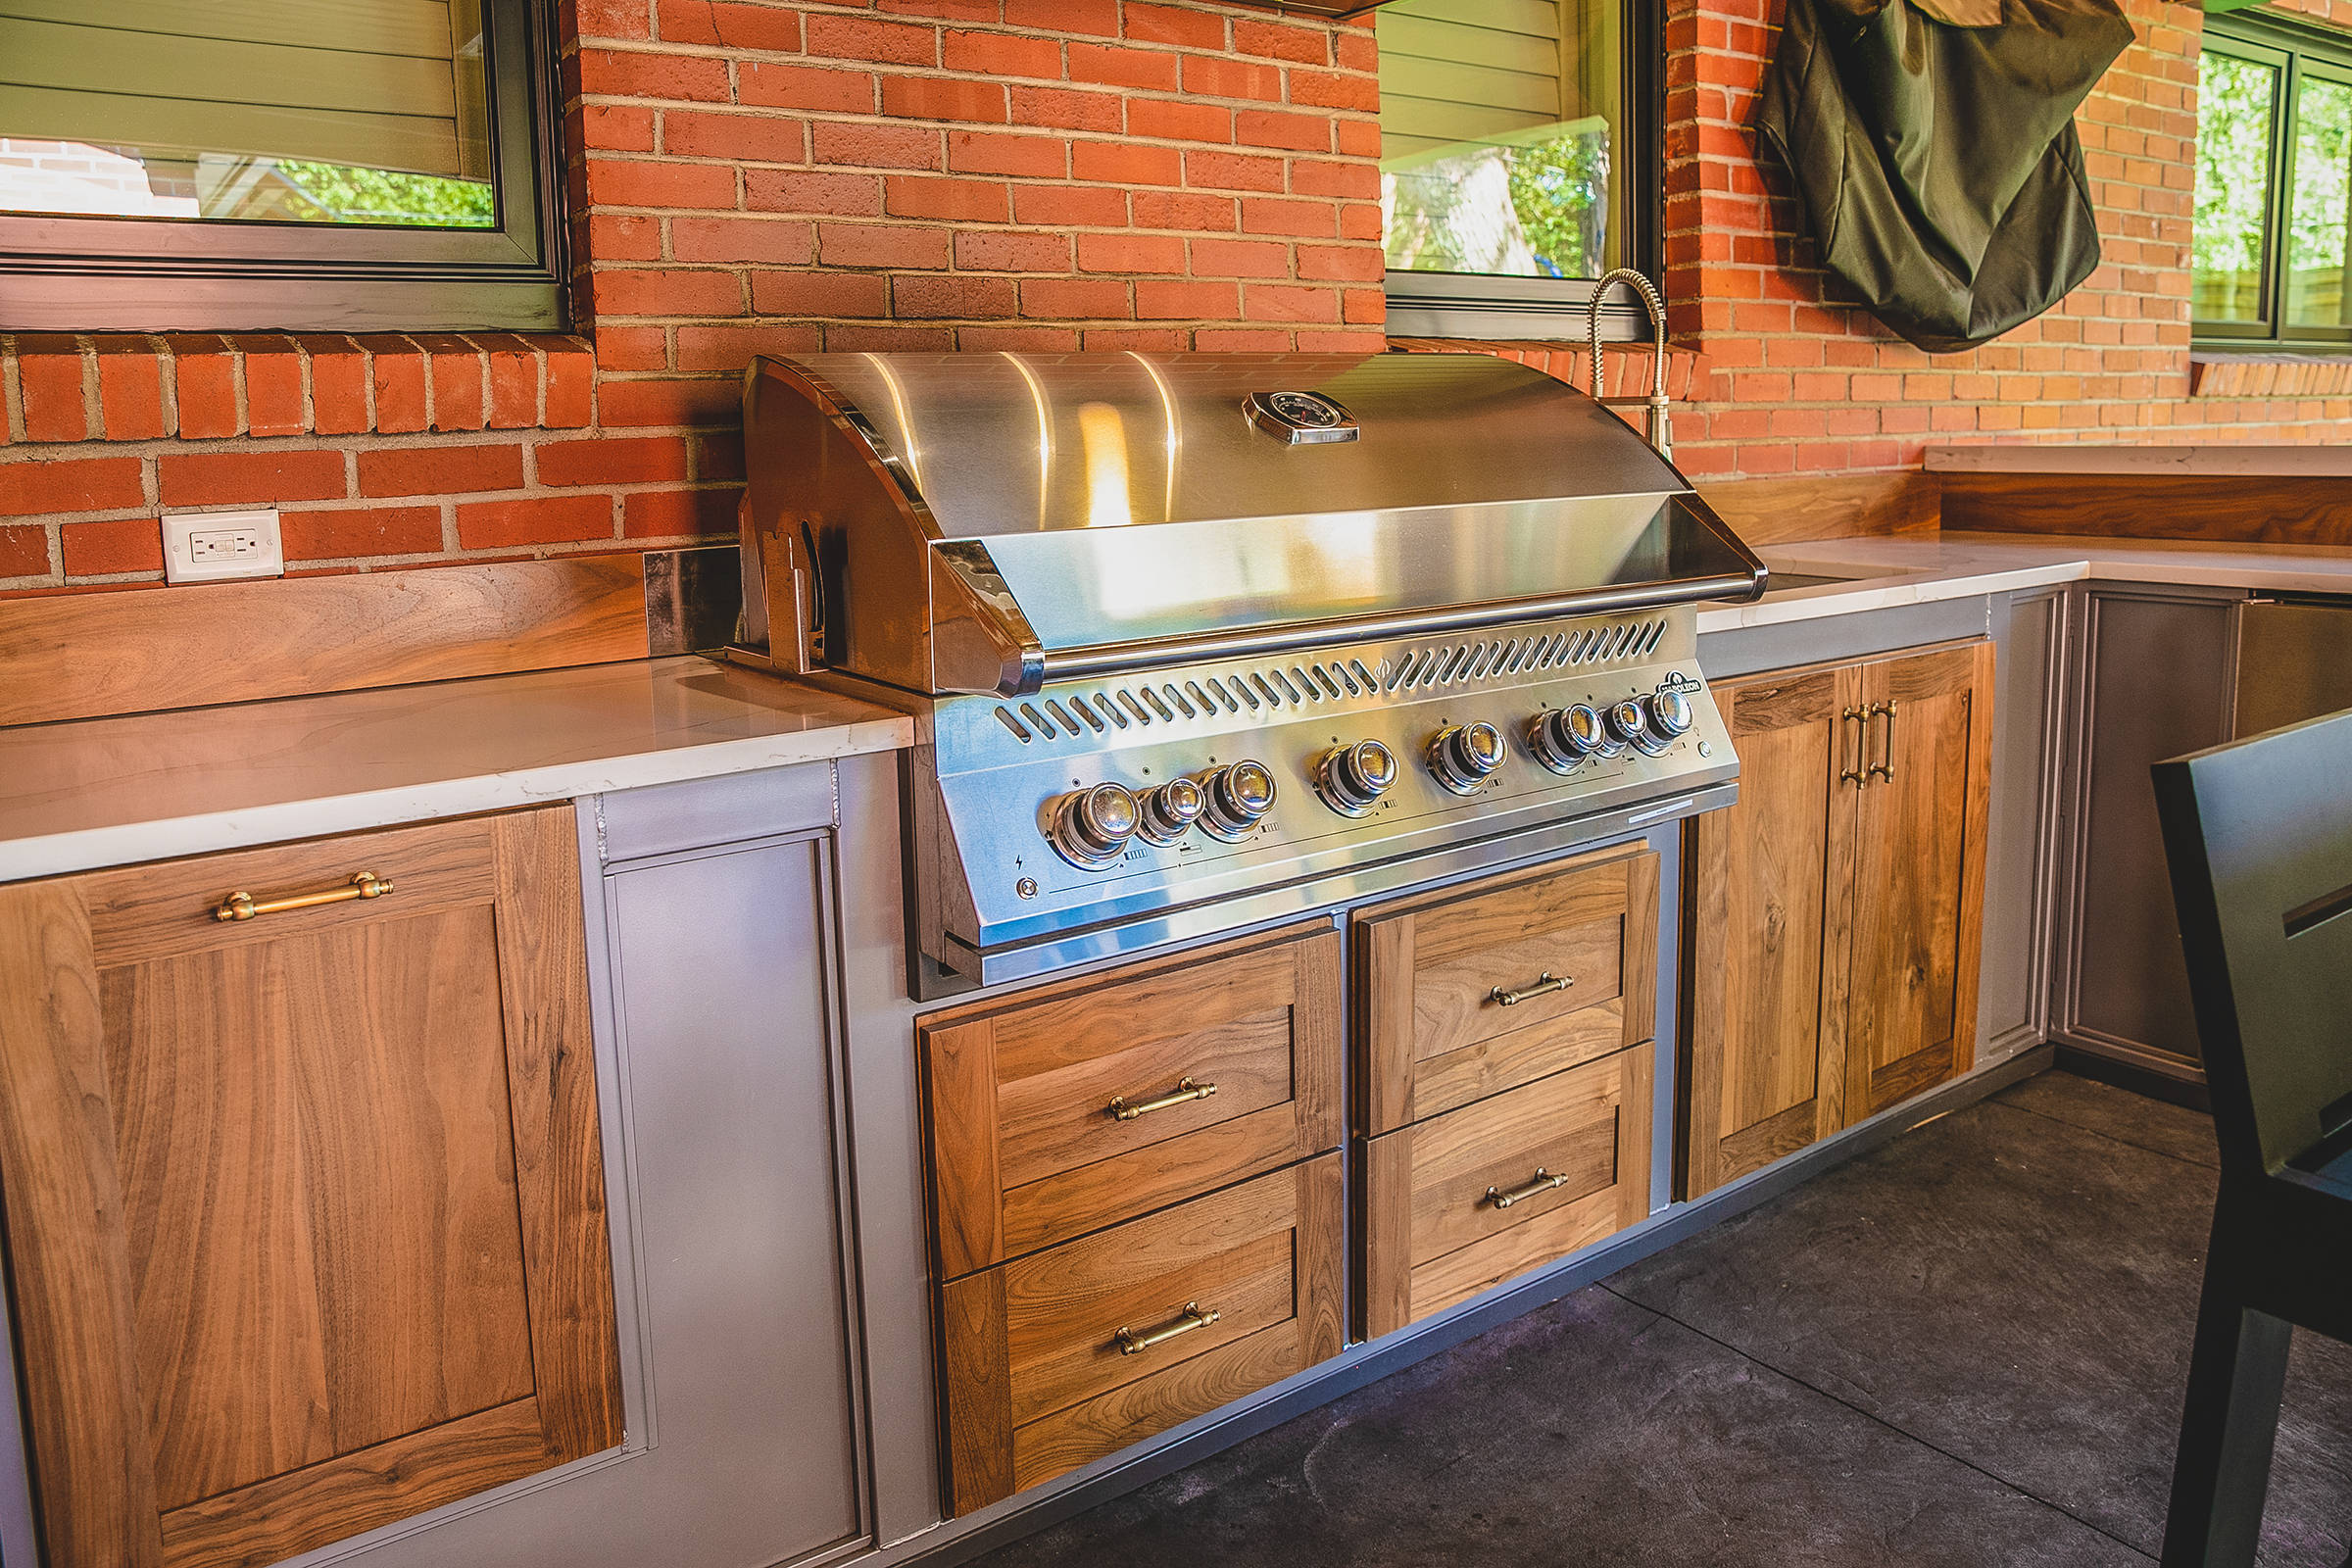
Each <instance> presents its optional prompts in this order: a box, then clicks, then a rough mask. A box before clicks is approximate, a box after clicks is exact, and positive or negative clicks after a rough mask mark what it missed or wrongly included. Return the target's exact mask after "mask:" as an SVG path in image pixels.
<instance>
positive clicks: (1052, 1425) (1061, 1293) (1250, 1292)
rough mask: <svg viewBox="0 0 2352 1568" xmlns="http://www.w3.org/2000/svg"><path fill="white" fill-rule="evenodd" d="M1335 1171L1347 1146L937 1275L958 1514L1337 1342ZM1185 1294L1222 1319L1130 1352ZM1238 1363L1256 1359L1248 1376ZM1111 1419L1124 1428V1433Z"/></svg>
mask: <svg viewBox="0 0 2352 1568" xmlns="http://www.w3.org/2000/svg"><path fill="white" fill-rule="evenodd" d="M1342 1179H1343V1176H1342V1170H1341V1159H1340V1156H1339V1155H1338V1154H1337V1153H1328V1154H1323V1155H1320V1156H1318V1157H1316V1158H1314V1159H1310V1160H1307V1161H1304V1162H1302V1163H1300V1164H1299V1165H1296V1166H1294V1167H1292V1168H1290V1169H1287V1170H1280V1171H1275V1172H1273V1173H1271V1174H1269V1175H1265V1176H1261V1177H1257V1178H1255V1179H1253V1180H1251V1181H1249V1182H1245V1183H1243V1184H1241V1185H1240V1186H1237V1187H1233V1188H1228V1189H1226V1190H1224V1191H1222V1192H1218V1193H1212V1194H1210V1195H1208V1196H1206V1197H1203V1198H1198V1199H1195V1200H1193V1201H1190V1202H1187V1203H1183V1204H1180V1205H1178V1206H1177V1207H1174V1208H1170V1209H1165V1210H1162V1211H1161V1212H1159V1213H1156V1214H1152V1215H1148V1216H1146V1217H1144V1218H1142V1219H1137V1220H1130V1221H1128V1222H1127V1223H1125V1224H1123V1225H1120V1226H1117V1227H1115V1228H1114V1229H1112V1230H1109V1231H1106V1232H1103V1233H1102V1234H1100V1235H1096V1236H1091V1237H1087V1238H1084V1239H1082V1240H1080V1241H1076V1242H1070V1243H1065V1244H1063V1245H1062V1246H1060V1247H1056V1248H1054V1249H1052V1250H1048V1251H1044V1252H1039V1253H1035V1254H1032V1255H1031V1256H1028V1257H1025V1258H1020V1259H1017V1260H1015V1261H1013V1262H1010V1263H1006V1264H1003V1265H1000V1266H998V1267H995V1268H991V1269H987V1270H984V1271H982V1272H981V1273H978V1274H974V1275H968V1276H966V1277H965V1278H963V1279H960V1280H954V1281H950V1282H948V1283H947V1284H946V1285H945V1286H943V1287H942V1288H941V1292H940V1324H941V1343H942V1360H943V1374H942V1384H943V1391H944V1396H945V1404H946V1431H945V1434H944V1439H945V1442H946V1445H947V1449H948V1471H949V1476H950V1484H951V1491H952V1493H953V1496H952V1498H951V1508H952V1510H953V1511H954V1512H956V1513H958V1514H961V1513H968V1512H970V1511H971V1510H972V1509H973V1508H976V1507H979V1506H982V1505H983V1504H985V1503H987V1502H990V1501H994V1500H996V1498H998V1497H1000V1496H1003V1495H1005V1492H1006V1491H1007V1490H1009V1489H1010V1488H1011V1487H1013V1486H1014V1485H1015V1484H1016V1482H1017V1484H1018V1485H1019V1486H1023V1487H1026V1486H1033V1485H1035V1484H1036V1483H1037V1482H1039V1481H1042V1480H1046V1479H1049V1478H1050V1476H1051V1475H1054V1474H1059V1473H1060V1472H1059V1471H1058V1470H1052V1469H1048V1468H1043V1467H1046V1466H1049V1465H1050V1464H1054V1463H1059V1464H1062V1465H1063V1466H1064V1467H1065V1468H1066V1467H1067V1466H1068V1465H1072V1464H1080V1463H1084V1462H1086V1461H1087V1460H1088V1459H1092V1458H1095V1457H1098V1456H1099V1455H1100V1454H1101V1453H1103V1452H1108V1451H1110V1450H1111V1449H1113V1448H1117V1447H1122V1446H1126V1445H1127V1444H1130V1443H1134V1442H1138V1441H1140V1440H1141V1439H1143V1438H1146V1437H1149V1436H1151V1435H1152V1433H1155V1432H1158V1431H1161V1430H1163V1429H1164V1428H1165V1427H1167V1426H1169V1425H1172V1424H1173V1423H1175V1422H1177V1421H1182V1420H1187V1419H1189V1418H1190V1417H1191V1416H1193V1415H1197V1414H1199V1413H1200V1412H1201V1410H1203V1409H1208V1408H1212V1407H1213V1406H1214V1405H1215V1404H1221V1403H1224V1402H1226V1401H1227V1400H1229V1399H1232V1398H1236V1397H1240V1396H1241V1395H1243V1394H1246V1393H1249V1392H1251V1391H1252V1390H1254V1389H1257V1388H1262V1387H1264V1386H1265V1384H1266V1383H1269V1382H1272V1381H1274V1380H1276V1379H1278V1378H1281V1377H1287V1376H1289V1375H1290V1374H1291V1373H1293V1372H1296V1371H1298V1370H1299V1368H1300V1367H1301V1366H1303V1365H1306V1364H1307V1362H1308V1360H1310V1359H1311V1360H1319V1359H1322V1358H1324V1357H1326V1356H1329V1355H1334V1354H1337V1353H1338V1352H1339V1350H1340V1348H1341V1346H1342V1343H1343V1338H1344V1336H1343V1334H1342V1319H1341V1313H1342V1283H1341V1282H1342V1278H1343V1271H1344V1269H1345V1250H1344V1248H1345V1242H1344V1238H1343V1234H1342V1205H1343V1196H1342V1185H1341V1184H1342ZM1188 1302H1192V1303H1197V1304H1198V1305H1199V1306H1201V1308H1202V1309H1204V1310H1205V1309H1208V1308H1212V1307H1213V1308H1215V1309H1216V1310H1217V1312H1218V1313H1219V1314H1220V1316H1219V1319H1218V1321H1217V1322H1215V1323H1213V1324H1210V1325H1207V1326H1205V1327H1202V1328H1200V1329H1196V1330H1194V1331H1192V1332H1190V1333H1187V1334H1184V1335H1181V1336H1179V1337H1177V1338H1175V1339H1172V1340H1168V1341H1165V1342H1162V1343H1161V1344H1159V1345H1156V1346H1153V1347H1152V1348H1149V1349H1146V1350H1143V1351H1140V1352H1137V1353H1135V1354H1133V1355H1125V1354H1122V1353H1120V1348H1119V1344H1118V1340H1117V1331H1118V1330H1119V1329H1121V1328H1131V1329H1134V1330H1137V1331H1139V1332H1143V1333H1149V1332H1152V1330H1155V1329H1158V1328H1162V1327H1165V1326H1167V1325H1169V1324H1171V1323H1174V1322H1176V1321H1177V1320H1178V1319H1179V1318H1180V1316H1181V1314H1182V1313H1183V1311H1184V1309H1185V1306H1186V1303H1188ZM1269 1336H1275V1337H1276V1338H1275V1339H1273V1340H1271V1341H1270V1340H1269ZM1268 1343H1277V1344H1280V1345H1282V1346H1284V1347H1285V1348H1284V1350H1283V1352H1282V1354H1281V1355H1280V1356H1279V1357H1276V1358H1275V1360H1274V1364H1273V1369H1272V1370H1267V1364H1266V1363H1265V1357H1264V1354H1263V1350H1264V1347H1265V1345H1267V1344H1268ZM1244 1346H1251V1347H1256V1348H1255V1349H1251V1350H1249V1351H1241V1350H1240V1348H1241V1347H1244ZM1202 1366H1206V1367H1207V1368H1208V1369H1209V1370H1207V1371H1205V1372H1198V1371H1188V1370H1187V1369H1188V1368H1198V1367H1202ZM1236 1368H1248V1369H1250V1370H1249V1372H1248V1375H1247V1379H1246V1380H1245V1381H1244V1382H1241V1383H1237V1382H1235V1381H1234V1380H1235V1378H1236V1377H1237V1376H1240V1375H1241V1374H1239V1373H1237V1372H1236V1371H1235V1369H1236ZM1138 1390H1141V1392H1140V1393H1138V1392H1135V1391H1138ZM1179 1391H1190V1392H1179ZM1202 1398H1208V1399H1209V1400H1210V1402H1209V1403H1207V1404H1202V1403H1201V1402H1200V1400H1201V1399H1202ZM1113 1420H1123V1421H1127V1422H1129V1423H1131V1424H1130V1425H1128V1426H1126V1427H1124V1428H1121V1429H1118V1430H1115V1431H1114V1430H1112V1429H1111V1427H1110V1426H1109V1425H1108V1423H1109V1422H1111V1421H1113ZM1073 1433H1085V1434H1091V1435H1090V1436H1087V1437H1085V1438H1084V1439H1083V1440H1079V1439H1076V1438H1073V1437H1071V1436H1070V1434H1073ZM1073 1444H1074V1445H1075V1446H1073ZM1103 1445H1107V1446H1103ZM1080 1451H1083V1453H1084V1457H1081V1458H1069V1457H1067V1455H1069V1454H1071V1453H1073V1452H1080ZM1016 1453H1017V1454H1019V1455H1021V1457H1020V1458H1019V1459H1018V1460H1017V1461H1016V1460H1015V1458H1014V1455H1015V1454H1016ZM1047 1455H1050V1456H1055V1457H1052V1458H1048V1457H1041V1456H1047Z"/></svg>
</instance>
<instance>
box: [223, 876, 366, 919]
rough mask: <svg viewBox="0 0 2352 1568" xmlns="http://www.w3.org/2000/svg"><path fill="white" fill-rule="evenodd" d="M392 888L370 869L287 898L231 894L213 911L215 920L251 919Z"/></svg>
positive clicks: (361, 896) (363, 895) (341, 900)
mask: <svg viewBox="0 0 2352 1568" xmlns="http://www.w3.org/2000/svg"><path fill="white" fill-rule="evenodd" d="M391 891H392V884H391V883H389V882H387V881H385V880H383V879H382V878H380V877H378V876H377V875H376V874H375V873H374V872H373V871H354V872H353V873H352V875H351V880H350V882H348V883H346V884H345V885H344V886H342V887H339V888H330V889H328V890H327V891H326V892H324V893H298V894H296V895H295V896H294V897H292V898H290V899H270V900H267V901H265V902H263V903H260V904H256V903H255V902H254V901H253V895H252V894H250V893H245V892H237V893H231V894H230V895H229V896H228V897H227V898H225V899H222V900H221V907H219V908H217V909H215V910H214V911H213V918H214V919H216V920H250V919H252V918H253V917H254V916H255V915H257V914H283V913H285V912H286V911H287V910H288V909H308V908H310V907H313V906H315V905H320V904H342V903H345V902H346V901H348V900H351V899H380V898H382V897H383V896H384V895H385V894H387V893H389V892H391Z"/></svg>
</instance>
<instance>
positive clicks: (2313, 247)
mask: <svg viewBox="0 0 2352 1568" xmlns="http://www.w3.org/2000/svg"><path fill="white" fill-rule="evenodd" d="M2198 85H2199V91H2198V99H2197V155H2196V186H2195V191H2196V194H2195V215H2194V222H2195V237H2194V239H2193V241H2192V249H2191V262H2190V304H2189V318H2190V334H2191V339H2192V341H2193V342H2194V344H2195V345H2196V346H2197V347H2199V348H2211V349H2241V350H2258V349H2259V350H2271V351H2285V352H2294V353H2319V354H2346V353H2352V38H2345V37H2342V36H2339V35H2337V34H2332V33H2325V32H2321V31H2319V30H2318V29H2316V28H2311V27H2301V26H2296V25H2292V24H2290V23H2283V22H2278V21H2276V20H2274V19H2272V18H2269V17H2259V18H2257V17H2250V16H2246V15H2242V14H2236V15H2229V16H2209V17H2208V18H2207V19H2206V23H2205V42H2204V52H2203V55H2202V57H2201V59H2200V62H2199V67H2198ZM2249 166H2252V168H2249Z"/></svg>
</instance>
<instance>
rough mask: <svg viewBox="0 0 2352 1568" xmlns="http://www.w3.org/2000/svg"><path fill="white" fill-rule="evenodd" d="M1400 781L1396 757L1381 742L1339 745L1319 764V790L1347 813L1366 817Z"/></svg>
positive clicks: (1325, 799)
mask: <svg viewBox="0 0 2352 1568" xmlns="http://www.w3.org/2000/svg"><path fill="white" fill-rule="evenodd" d="M1396 782H1397V756H1396V754H1395V753H1394V752H1391V751H1390V750H1389V749H1388V748H1387V747H1386V746H1383V745H1381V744H1380V742H1378V741H1357V742H1356V743H1355V744H1354V745H1353V746H1335V747H1333V748H1332V749H1331V750H1330V751H1328V752H1325V753H1324V754H1323V756H1322V758H1321V759H1320V760H1317V761H1316V763H1315V793H1316V794H1318V795H1320V796H1322V797H1323V804H1324V805H1326V806H1328V807H1330V808H1331V809H1333V810H1335V811H1338V812H1340V813H1341V814H1343V815H1346V816H1362V815H1363V814H1364V813H1365V812H1367V811H1369V810H1371V809H1372V803H1373V802H1374V801H1377V800H1379V799H1380V798H1381V797H1382V796H1383V795H1385V794H1387V793H1388V789H1389V786H1390V785H1392V784H1394V783H1396Z"/></svg>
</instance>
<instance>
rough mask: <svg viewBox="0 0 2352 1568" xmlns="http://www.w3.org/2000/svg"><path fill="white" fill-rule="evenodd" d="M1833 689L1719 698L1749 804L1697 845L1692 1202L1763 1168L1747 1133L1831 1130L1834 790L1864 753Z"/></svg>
mask: <svg viewBox="0 0 2352 1568" xmlns="http://www.w3.org/2000/svg"><path fill="white" fill-rule="evenodd" d="M1839 678H1840V676H1839V671H1838V670H1837V669H1836V668H1816V669H1810V670H1802V671H1779V672H1774V673H1771V674H1766V675H1760V676H1756V677H1754V678H1753V679H1750V680H1747V681H1742V682H1738V683H1733V684H1728V685H1722V686H1718V687H1717V688H1716V701H1717V702H1718V703H1719V704H1721V705H1722V706H1723V709H1724V712H1725V715H1726V722H1727V724H1728V725H1729V727H1730V728H1731V731H1732V734H1733V736H1734V737H1735V739H1736V741H1737V744H1738V746H1739V749H1740V799H1739V801H1738V802H1736V803H1735V804H1734V805H1733V806H1732V807H1730V808H1729V809H1725V810H1720V811H1710V812H1707V813H1705V814H1704V815H1702V816H1700V817H1698V818H1697V819H1696V821H1695V822H1694V823H1693V825H1692V829H1691V834H1692V843H1693V849H1694V853H1693V856H1692V879H1693V890H1692V897H1691V928H1692V931H1691V1046H1690V1060H1691V1067H1690V1091H1689V1102H1688V1108H1687V1110H1686V1114H1685V1117H1684V1122H1685V1140H1684V1149H1683V1152H1682V1163H1683V1177H1682V1180H1683V1191H1684V1194H1685V1196H1687V1197H1697V1196H1699V1195H1701V1194H1703V1193H1707V1192H1711V1191H1713V1190H1714V1189H1715V1188H1717V1187H1720V1186H1721V1185H1723V1184H1724V1183H1725V1182H1727V1181H1730V1180H1731V1179H1732V1178H1733V1177H1734V1176H1736V1175H1740V1174H1742V1173H1743V1172H1744V1170H1746V1169H1749V1168H1753V1167H1752V1166H1750V1165H1749V1164H1748V1163H1747V1155H1748V1153H1749V1152H1751V1146H1752V1143H1753V1140H1752V1139H1751V1138H1750V1137H1749V1130H1750V1129H1752V1128H1755V1127H1758V1126H1762V1125H1766V1124H1770V1125H1773V1126H1775V1127H1778V1128H1779V1129H1780V1132H1779V1133H1778V1134H1777V1135H1775V1138H1776V1142H1777V1141H1779V1140H1783V1139H1785V1138H1787V1137H1789V1136H1792V1135H1793V1132H1794V1129H1795V1128H1796V1126H1797V1124H1796V1123H1795V1122H1790V1121H1786V1120H1784V1118H1785V1117H1786V1116H1787V1115H1788V1113H1789V1111H1790V1109H1791V1107H1794V1106H1798V1105H1805V1106H1809V1107H1812V1108H1811V1109H1809V1110H1807V1111H1806V1112H1805V1117H1804V1121H1803V1125H1804V1127H1805V1128H1806V1129H1807V1131H1806V1132H1805V1134H1804V1137H1803V1139H1802V1142H1806V1143H1809V1142H1811V1141H1812V1139H1813V1138H1815V1137H1818V1136H1821V1135H1823V1134H1826V1133H1828V1132H1831V1131H1835V1130H1836V1126H1835V1124H1834V1123H1833V1124H1831V1125H1827V1126H1823V1125H1820V1115H1819V1113H1820V1110H1821V1099H1820V1097H1821V1090H1822V1082H1823V1071H1824V1067H1823V1057H1824V1027H1825V1024H1824V1019H1825V1011H1826V1003H1825V998H1824V985H1825V981H1826V978H1827V976H1826V972H1825V964H1824V953H1825V948H1824V942H1825V938H1826V935H1827V930H1828V926H1829V924H1830V922H1831V920H1832V917H1833V910H1834V909H1835V908H1837V907H1840V906H1841V905H1842V904H1843V903H1844V902H1846V901H1847V900H1848V898H1849V895H1850V883H1851V871H1850V862H1848V861H1846V860H1844V859H1840V858H1834V857H1833V856H1832V854H1831V848H1830V846H1831V840H1832V838H1833V837H1835V836H1837V835H1838V834H1839V833H1840V832H1841V831H1842V832H1844V833H1845V834H1846V836H1847V837H1849V838H1850V827H1851V818H1852V815H1853V811H1854V797H1855V794H1856V791H1855V787H1854V786H1853V785H1852V784H1851V783H1840V782H1839V781H1838V771H1839V769H1840V768H1843V767H1847V766H1851V765H1852V764H1853V750H1854V747H1855V746H1856V744H1857V741H1856V740H1855V738H1854V733H1853V732H1854V731H1855V729H1856V726H1855V725H1854V724H1852V723H1850V722H1844V721H1842V720H1841V716H1840V715H1841V714H1842V713H1843V712H1844V711H1846V709H1848V708H1850V707H1852V706H1854V700H1852V699H1849V700H1846V701H1841V700H1840V692H1839ZM1837 1099H1838V1097H1837V1096H1835V1095H1833V1096H1832V1103H1836V1101H1837Z"/></svg>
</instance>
